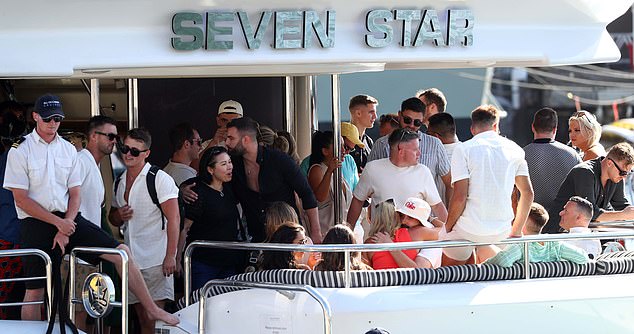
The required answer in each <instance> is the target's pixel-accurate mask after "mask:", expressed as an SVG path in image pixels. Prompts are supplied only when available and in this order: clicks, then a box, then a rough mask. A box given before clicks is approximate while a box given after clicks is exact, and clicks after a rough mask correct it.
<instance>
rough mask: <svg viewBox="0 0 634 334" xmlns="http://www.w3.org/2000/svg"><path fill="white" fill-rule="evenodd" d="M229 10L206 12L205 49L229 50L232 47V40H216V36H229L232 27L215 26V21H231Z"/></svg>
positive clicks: (231, 15)
mask: <svg viewBox="0 0 634 334" xmlns="http://www.w3.org/2000/svg"><path fill="white" fill-rule="evenodd" d="M233 15H234V14H233V13H231V12H208V13H207V39H206V41H205V49H207V50H209V49H212V50H229V49H233V41H218V40H216V37H217V36H231V35H232V34H233V28H231V27H217V26H216V23H217V22H226V21H233Z"/></svg>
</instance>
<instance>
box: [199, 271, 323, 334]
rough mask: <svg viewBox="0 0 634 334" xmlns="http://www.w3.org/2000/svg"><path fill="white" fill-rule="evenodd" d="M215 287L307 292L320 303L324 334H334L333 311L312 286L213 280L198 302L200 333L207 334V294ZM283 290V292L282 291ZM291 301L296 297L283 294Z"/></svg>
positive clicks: (206, 286)
mask: <svg viewBox="0 0 634 334" xmlns="http://www.w3.org/2000/svg"><path fill="white" fill-rule="evenodd" d="M214 286H230V287H239V288H257V289H267V290H277V291H278V292H280V293H281V291H300V292H305V293H306V294H308V295H309V296H310V297H312V298H313V299H314V300H316V301H317V303H319V306H321V310H322V313H323V316H324V334H331V333H332V310H331V308H330V304H329V303H328V300H326V298H324V297H323V296H322V295H321V294H320V293H319V292H317V290H315V288H313V287H312V286H310V285H290V284H277V283H257V282H245V281H225V280H211V281H209V282H207V283H206V284H205V286H204V287H203V288H202V294H201V297H200V300H199V301H198V333H199V334H205V320H206V312H205V310H206V307H207V298H206V296H207V293H208V292H209V289H211V288H212V287H214ZM280 290H281V291H280ZM282 295H284V296H286V297H288V298H289V299H292V298H293V297H294V295H287V294H282Z"/></svg>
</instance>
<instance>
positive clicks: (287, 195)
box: [225, 117, 322, 243]
mask: <svg viewBox="0 0 634 334" xmlns="http://www.w3.org/2000/svg"><path fill="white" fill-rule="evenodd" d="M258 127H259V125H258V123H257V122H255V121H254V120H252V119H251V118H248V117H244V118H237V119H234V120H232V121H231V122H230V123H229V124H227V140H226V142H225V143H226V145H227V148H228V149H229V153H230V154H231V155H232V161H233V167H234V169H233V180H232V181H231V183H232V185H233V189H234V193H235V194H236V196H237V198H238V200H239V201H240V203H241V204H242V208H243V209H244V211H245V215H246V218H247V226H248V229H249V233H250V235H251V236H252V237H253V239H252V241H254V242H262V241H263V240H264V238H265V229H264V226H265V209H266V207H267V206H268V205H269V204H270V203H273V202H276V201H283V202H286V203H287V204H288V205H290V206H291V207H293V209H295V211H296V212H298V213H299V211H298V210H297V207H296V205H295V193H297V195H298V196H299V198H300V199H301V200H302V204H303V208H304V210H305V211H306V214H307V216H308V220H309V224H308V225H307V226H308V228H309V231H310V233H311V234H310V237H311V238H312V239H313V242H315V243H321V239H322V235H321V230H320V228H319V216H318V213H317V200H316V199H315V195H314V194H313V192H312V190H311V188H310V186H309V185H308V180H307V179H306V176H304V174H302V172H301V171H300V169H299V166H297V164H296V163H295V161H293V159H292V158H291V157H290V156H288V155H287V154H285V153H282V152H280V151H277V150H274V149H269V148H266V147H264V146H261V145H258V141H257V134H258Z"/></svg>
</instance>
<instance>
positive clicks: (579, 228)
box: [559, 196, 601, 259]
mask: <svg viewBox="0 0 634 334" xmlns="http://www.w3.org/2000/svg"><path fill="white" fill-rule="evenodd" d="M592 214H593V209H592V203H590V201H588V200H587V199H585V198H581V197H579V196H572V197H570V199H569V200H568V202H567V203H566V205H564V209H563V210H561V212H560V213H559V216H560V217H561V218H560V220H559V226H561V228H563V229H564V230H566V231H568V232H570V233H590V232H592V231H591V230H590V229H589V228H588V225H589V224H590V220H591V219H592ZM566 243H568V244H571V245H573V246H577V247H579V248H581V249H583V250H585V251H586V253H588V256H589V257H590V258H591V259H596V258H597V256H599V254H601V242H600V241H599V240H596V239H594V240H568V241H566Z"/></svg>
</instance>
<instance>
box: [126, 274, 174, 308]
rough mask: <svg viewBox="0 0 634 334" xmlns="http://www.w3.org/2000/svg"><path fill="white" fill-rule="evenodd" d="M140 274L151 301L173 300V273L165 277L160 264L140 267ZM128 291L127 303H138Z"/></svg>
mask: <svg viewBox="0 0 634 334" xmlns="http://www.w3.org/2000/svg"><path fill="white" fill-rule="evenodd" d="M141 275H143V280H144V281H145V285H147V289H148V291H150V296H152V300H153V301H161V300H165V299H169V300H174V275H170V276H168V277H165V275H163V266H162V265H158V266H154V267H150V268H147V269H141ZM128 291H129V294H128V304H136V303H139V299H138V298H137V297H136V296H135V295H134V294H133V293H132V291H130V290H128Z"/></svg>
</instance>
